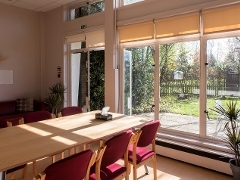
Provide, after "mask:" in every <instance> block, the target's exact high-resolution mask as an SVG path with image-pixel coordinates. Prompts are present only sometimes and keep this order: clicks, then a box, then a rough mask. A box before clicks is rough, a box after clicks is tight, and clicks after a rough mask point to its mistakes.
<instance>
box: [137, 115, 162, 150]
mask: <svg viewBox="0 0 240 180" xmlns="http://www.w3.org/2000/svg"><path fill="white" fill-rule="evenodd" d="M159 126H160V121H159V120H155V121H151V122H149V123H147V124H145V125H144V126H143V127H142V128H141V135H140V137H139V140H138V143H137V146H138V147H146V146H148V145H149V144H151V143H152V141H153V140H155V137H156V133H157V130H158V128H159Z"/></svg>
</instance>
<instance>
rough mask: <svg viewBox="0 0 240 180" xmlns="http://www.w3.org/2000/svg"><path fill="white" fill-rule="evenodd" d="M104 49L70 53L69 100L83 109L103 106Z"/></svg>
mask: <svg viewBox="0 0 240 180" xmlns="http://www.w3.org/2000/svg"><path fill="white" fill-rule="evenodd" d="M104 82H105V79H104V50H98V51H88V52H78V53H73V54H72V55H71V102H72V106H79V107H82V108H83V109H84V111H93V110H99V109H102V108H103V107H104V84H105V83H104Z"/></svg>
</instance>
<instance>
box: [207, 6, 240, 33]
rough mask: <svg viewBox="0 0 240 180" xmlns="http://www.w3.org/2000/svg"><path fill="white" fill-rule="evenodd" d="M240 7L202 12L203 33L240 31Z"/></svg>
mask: <svg viewBox="0 0 240 180" xmlns="http://www.w3.org/2000/svg"><path fill="white" fill-rule="evenodd" d="M239 13H240V5H239V4H238V5H232V6H228V7H222V8H217V9H214V10H207V11H203V33H204V34H208V33H213V32H222V31H229V30H237V29H240V16H239Z"/></svg>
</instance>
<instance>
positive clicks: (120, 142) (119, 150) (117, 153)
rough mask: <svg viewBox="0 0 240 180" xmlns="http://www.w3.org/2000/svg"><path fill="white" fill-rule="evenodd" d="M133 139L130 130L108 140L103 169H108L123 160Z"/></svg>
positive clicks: (102, 162)
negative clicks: (107, 167)
mask: <svg viewBox="0 0 240 180" xmlns="http://www.w3.org/2000/svg"><path fill="white" fill-rule="evenodd" d="M131 137H132V131H131V130H128V131H125V132H122V133H120V134H117V135H115V136H113V137H112V138H110V139H109V140H107V141H106V142H105V143H104V144H105V145H106V149H105V152H104V154H103V157H102V161H101V167H106V166H108V165H110V164H112V163H114V162H116V161H118V160H119V159H121V158H123V156H124V154H125V152H126V151H127V149H128V145H129V142H130V139H131Z"/></svg>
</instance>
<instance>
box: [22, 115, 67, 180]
mask: <svg viewBox="0 0 240 180" xmlns="http://www.w3.org/2000/svg"><path fill="white" fill-rule="evenodd" d="M52 118H53V116H52V114H51V113H50V112H48V111H34V112H29V113H27V114H25V115H24V122H25V124H27V123H33V122H38V121H42V120H46V119H52ZM63 158H64V152H62V153H61V159H63ZM55 161H56V155H53V156H52V163H54V162H55ZM36 166H37V164H36V161H34V162H33V174H34V176H36V175H37V167H36Z"/></svg>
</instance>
